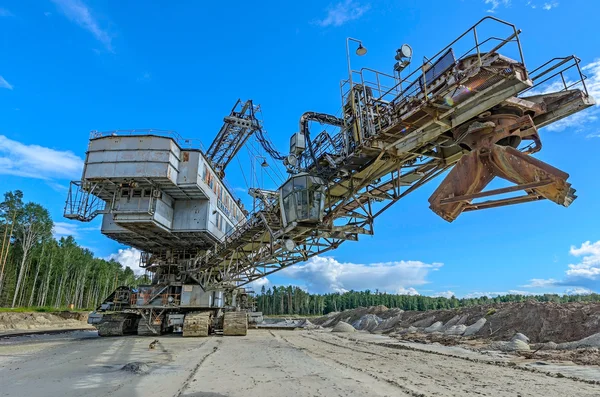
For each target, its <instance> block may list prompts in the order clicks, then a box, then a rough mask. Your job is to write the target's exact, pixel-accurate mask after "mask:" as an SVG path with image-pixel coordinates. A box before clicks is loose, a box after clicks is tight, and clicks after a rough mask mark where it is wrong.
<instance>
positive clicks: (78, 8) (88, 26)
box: [52, 0, 113, 52]
mask: <svg viewBox="0 0 600 397" xmlns="http://www.w3.org/2000/svg"><path fill="white" fill-rule="evenodd" d="M52 1H53V2H54V4H56V6H57V8H58V10H59V11H60V12H62V13H63V14H64V15H65V16H66V17H67V19H69V20H70V21H71V22H73V23H75V24H77V25H79V26H80V27H81V28H83V29H85V30H87V31H88V32H90V33H91V34H92V35H93V36H94V37H95V38H96V40H98V41H99V42H100V43H102V44H103V45H104V47H105V48H106V49H107V50H108V51H110V52H113V47H112V37H111V36H110V35H109V34H108V32H107V31H106V30H104V29H102V28H101V27H100V25H99V23H98V21H97V20H96V17H95V16H94V15H93V13H92V11H91V10H90V8H89V7H88V6H87V5H85V3H83V1H81V0H52Z"/></svg>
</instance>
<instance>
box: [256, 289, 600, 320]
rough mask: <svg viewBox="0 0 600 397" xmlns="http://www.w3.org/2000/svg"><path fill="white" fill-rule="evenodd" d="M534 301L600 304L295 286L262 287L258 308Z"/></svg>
mask: <svg viewBox="0 0 600 397" xmlns="http://www.w3.org/2000/svg"><path fill="white" fill-rule="evenodd" d="M527 300H535V301H538V302H555V303H566V302H599V301H600V295H599V294H594V293H592V294H589V295H562V296H560V295H557V294H543V295H514V294H510V295H502V296H497V297H493V298H489V297H487V296H482V297H477V298H462V299H457V298H456V297H455V296H452V297H450V298H445V297H441V296H439V297H432V296H423V295H398V294H388V293H385V292H379V291H375V292H371V291H370V290H365V291H348V292H344V293H330V294H310V293H308V292H306V291H304V290H303V289H301V288H299V287H295V286H291V285H290V286H287V287H277V286H274V287H272V288H268V289H267V288H265V286H263V287H262V288H261V292H260V293H259V294H257V296H256V307H257V310H258V311H262V312H263V314H266V315H303V316H310V315H324V314H327V313H331V312H338V311H342V310H346V309H355V308H357V307H366V306H377V305H384V306H387V307H388V308H400V309H402V310H419V311H424V310H436V309H454V308H460V307H467V306H475V305H482V304H491V303H500V302H525V301H527Z"/></svg>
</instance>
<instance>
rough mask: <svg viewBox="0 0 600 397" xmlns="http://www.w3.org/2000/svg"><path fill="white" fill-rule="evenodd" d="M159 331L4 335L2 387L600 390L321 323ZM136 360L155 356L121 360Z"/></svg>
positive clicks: (0, 390)
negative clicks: (234, 330)
mask: <svg viewBox="0 0 600 397" xmlns="http://www.w3.org/2000/svg"><path fill="white" fill-rule="evenodd" d="M353 337H356V334H353ZM153 340H154V338H148V337H136V336H130V337H121V338H99V337H97V335H96V333H95V332H93V331H76V332H70V333H65V334H57V335H35V336H20V337H13V338H5V339H0V396H28V397H35V396H55V395H56V396H58V395H60V396H82V395H86V396H115V397H119V396H161V397H171V396H195V397H222V396H228V397H236V396H249V395H254V396H260V397H270V396H343V397H354V396H494V397H496V396H511V397H516V396H523V397H525V396H543V397H550V396H561V397H566V396H580V397H584V396H599V395H600V386H598V385H593V384H588V383H585V382H582V381H578V380H572V379H567V378H556V377H552V376H548V375H546V374H544V373H541V372H529V371H524V370H522V369H519V368H517V367H507V366H498V365H494V364H491V363H485V362H473V361H472V360H467V359H462V358H456V357H449V356H444V355H440V354H439V353H431V352H423V351H412V350H405V349H397V348H391V347H386V346H382V345H379V344H377V342H376V341H372V340H369V339H364V340H358V341H357V340H351V339H348V336H347V335H335V334H332V333H329V332H321V331H314V332H310V331H269V330H251V331H250V332H249V334H248V336H246V337H217V336H214V337H209V338H187V339H184V338H182V337H180V336H176V335H173V336H164V337H160V338H158V341H159V342H158V343H156V344H155V346H154V348H153V349H150V348H149V344H150V342H152V341H153ZM136 362H144V363H148V365H147V366H141V368H139V370H140V372H141V373H134V372H129V371H125V370H123V369H122V367H123V366H125V365H126V364H129V363H136ZM135 367H136V366H135V365H134V368H135ZM592 370H594V369H592Z"/></svg>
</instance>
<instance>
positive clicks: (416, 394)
mask: <svg viewBox="0 0 600 397" xmlns="http://www.w3.org/2000/svg"><path fill="white" fill-rule="evenodd" d="M269 332H271V331H269ZM271 335H273V336H274V337H276V336H275V335H274V334H273V333H272V332H271ZM299 335H300V336H302V337H304V338H307V339H310V340H313V341H315V342H323V341H322V340H319V339H314V338H310V337H307V336H306V335H302V334H299ZM277 337H278V338H280V339H282V340H283V341H285V342H286V343H288V344H290V345H291V346H293V347H294V348H296V349H298V350H302V351H304V352H306V353H307V354H310V355H314V356H317V357H319V358H320V359H322V360H325V361H332V362H334V363H336V364H337V365H341V366H342V367H344V368H346V369H350V370H352V371H356V372H360V373H362V374H366V375H368V376H370V377H371V378H373V379H375V380H377V381H378V382H384V383H387V384H389V385H391V386H394V387H396V388H398V389H400V390H401V391H402V392H403V393H405V394H406V395H408V396H411V397H428V395H427V394H424V393H421V392H419V391H415V390H412V389H411V388H409V387H407V386H405V385H403V384H401V383H398V382H396V381H395V380H392V379H387V378H384V377H382V376H379V375H377V374H375V373H373V372H371V371H367V370H365V369H363V368H360V367H355V366H352V365H350V364H348V363H346V362H343V361H340V360H337V359H335V358H333V357H330V356H328V355H326V354H322V353H318V352H315V351H314V350H309V349H307V348H302V347H298V346H296V345H294V343H292V342H290V341H289V340H288V339H287V338H285V337H284V336H282V335H278V336H277ZM277 337H276V338H277ZM325 343H327V342H325ZM329 344H331V345H333V346H337V347H344V346H340V345H336V344H333V343H329ZM347 349H349V350H353V351H355V352H359V353H370V352H363V351H359V350H354V349H351V348H347ZM370 354H373V355H375V356H381V357H385V358H387V359H389V358H390V357H386V356H383V355H379V354H376V353H370Z"/></svg>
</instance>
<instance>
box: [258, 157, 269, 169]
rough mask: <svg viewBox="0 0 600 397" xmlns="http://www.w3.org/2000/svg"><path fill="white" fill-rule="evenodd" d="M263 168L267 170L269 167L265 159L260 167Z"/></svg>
mask: <svg viewBox="0 0 600 397" xmlns="http://www.w3.org/2000/svg"><path fill="white" fill-rule="evenodd" d="M260 166H261V167H263V168H267V167H268V166H269V163H267V159H263V162H262V163H261V165H260Z"/></svg>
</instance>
